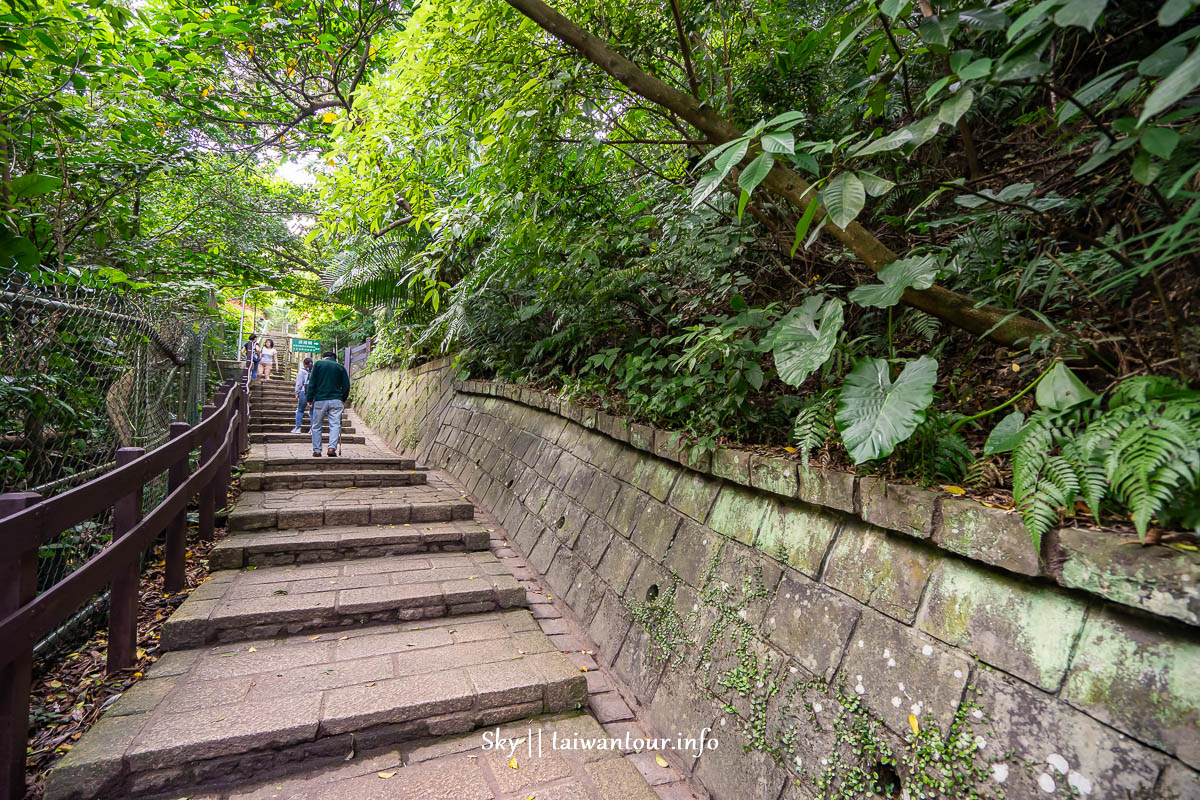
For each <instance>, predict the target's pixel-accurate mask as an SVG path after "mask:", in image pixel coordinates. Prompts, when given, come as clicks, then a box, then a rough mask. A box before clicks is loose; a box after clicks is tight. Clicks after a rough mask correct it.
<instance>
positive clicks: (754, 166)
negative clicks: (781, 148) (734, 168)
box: [738, 153, 775, 194]
mask: <svg viewBox="0 0 1200 800" xmlns="http://www.w3.org/2000/svg"><path fill="white" fill-rule="evenodd" d="M774 165H775V156H773V155H771V154H770V153H759V155H758V158H756V159H754V160H753V161H751V162H750V166H748V167H746V168H745V169H744V170H742V174H741V175H738V186H739V187H741V188H742V189H743V190H744V191H745V192H746V193H747V194H749V193H751V192H753V191H754V190H755V188H756V187H757V186H758V185H759V184H760V183H762V182H763V178H765V177H767V173H768V172H770V171H771V167H772V166H774Z"/></svg>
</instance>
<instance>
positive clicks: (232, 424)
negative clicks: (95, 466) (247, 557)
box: [0, 381, 250, 800]
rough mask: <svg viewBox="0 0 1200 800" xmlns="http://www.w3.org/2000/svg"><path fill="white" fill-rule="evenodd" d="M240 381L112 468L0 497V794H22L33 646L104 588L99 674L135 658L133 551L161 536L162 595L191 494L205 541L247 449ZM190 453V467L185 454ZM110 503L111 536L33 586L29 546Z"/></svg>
mask: <svg viewBox="0 0 1200 800" xmlns="http://www.w3.org/2000/svg"><path fill="white" fill-rule="evenodd" d="M249 432H250V428H249V400H248V396H247V393H246V389H245V386H244V385H243V384H242V383H240V382H234V381H228V382H226V383H225V384H223V385H222V386H221V387H220V389H218V390H217V393H216V396H215V397H214V402H213V404H212V405H206V406H205V407H204V412H203V415H202V417H201V421H200V422H199V423H198V424H197V425H196V426H195V427H192V426H190V425H188V424H187V423H185V422H177V423H174V424H172V425H171V439H170V440H169V441H168V442H167V443H165V444H163V445H162V446H160V447H158V448H156V449H154V450H151V451H150V452H146V451H145V450H144V449H142V448H140V447H126V448H122V449H120V450H118V451H117V467H116V468H115V469H113V470H112V471H110V472H108V473H106V474H104V475H102V476H100V477H98V478H95V479H93V480H91V481H88V482H87V483H85V484H83V485H81V486H78V487H76V488H74V489H71V490H69V491H66V492H63V493H62V494H60V495H57V496H55V497H52V498H50V499H48V500H42V499H41V497H40V496H39V495H37V494H33V493H29V492H21V493H15V494H4V495H0V779H2V781H0V800H17V799H18V798H21V797H23V796H24V794H25V751H26V742H27V738H28V733H29V703H30V688H31V681H32V661H33V647H34V645H35V644H37V642H38V641H39V640H40V639H41V638H42V637H44V636H45V635H46V634H48V633H49V632H50V631H52V630H53V629H54V628H55V627H56V626H57V625H59V624H60V623H61V622H62V621H63V620H65V619H66V618H67V617H68V616H70V615H71V613H73V612H74V611H75V610H76V609H78V608H79V607H80V606H82V605H83V604H84V603H86V602H88V600H90V599H91V598H92V597H94V596H95V595H96V594H97V593H98V592H100V591H103V589H104V588H105V587H106V586H107V587H109V622H108V627H109V631H108V660H107V666H108V670H109V671H110V672H111V671H113V670H120V669H125V668H128V667H131V666H133V664H134V663H135V662H136V658H137V618H138V615H137V604H138V594H139V593H138V575H139V571H140V567H141V555H142V553H143V552H144V551H145V550H146V549H147V548H148V547H149V546H150V545H151V544H152V543H153V542H154V540H155V539H156V538H157V537H158V536H159V535H160V534H164V533H165V535H166V574H165V576H164V583H165V586H164V587H163V588H164V590H165V591H167V592H177V591H179V590H181V589H183V587H184V566H185V565H184V554H185V552H186V541H185V539H186V533H187V508H188V505H189V504H190V503H191V501H192V498H196V497H198V498H199V535H200V537H201V538H202V539H211V538H212V537H213V529H214V518H215V514H216V511H217V509H219V508H223V507H224V506H225V505H227V502H228V501H227V493H228V489H229V480H230V475H231V472H232V470H233V467H234V466H236V465H237V462H238V460H239V459H240V458H241V455H242V453H244V452H245V451H246V449H247V447H248V445H249ZM197 448H199V449H200V458H199V462H198V464H197V466H196V468H195V470H194V471H192V470H191V455H192V451H194V450H195V449H197ZM164 472H165V473H167V496H166V498H165V499H163V501H162V502H161V503H159V504H158V505H157V506H155V507H154V508H153V509H151V510H150V511H149V512H148V513H146V514H144V515H143V507H142V497H143V491H144V489H145V486H146V484H147V483H149V482H151V481H153V480H154V479H156V478H158V477H159V476H161V475H162V474H163V473H164ZM108 509H112V514H113V535H112V542H111V543H110V544H109V545H108V546H107V547H106V548H105V549H104V550H102V551H101V552H100V553H98V554H96V555H95V556H93V557H92V558H90V559H89V560H88V561H87V562H85V563H84V564H83V565H82V566H81V567H79V568H78V569H76V570H74V571H73V572H71V573H70V574H69V575H67V576H66V577H64V578H63V579H62V580H60V581H59V582H57V583H55V584H54V585H53V586H50V587H49V588H47V589H45V590H44V591H42V592H41V593H40V594H39V593H37V590H36V580H37V558H38V547H39V546H40V545H42V544H43V543H44V542H46V541H48V540H49V539H51V538H53V537H55V536H57V535H58V534H59V533H61V532H62V531H64V530H67V529H69V528H71V527H72V526H74V525H78V524H79V523H80V522H83V521H85V520H88V519H91V518H92V517H94V516H96V515H97V514H100V513H102V512H105V511H107V510H108Z"/></svg>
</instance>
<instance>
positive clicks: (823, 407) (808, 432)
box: [792, 390, 837, 470]
mask: <svg viewBox="0 0 1200 800" xmlns="http://www.w3.org/2000/svg"><path fill="white" fill-rule="evenodd" d="M836 400H837V397H836V395H835V394H834V392H833V390H827V391H825V392H823V393H821V394H819V395H817V396H816V397H812V398H809V399H808V400H807V401H805V403H804V405H803V406H801V408H800V411H799V412H797V414H796V421H795V423H793V425H792V441H793V442H795V443H796V447H797V449H799V450H800V468H801V469H805V470H806V469H808V459H809V456H810V455H811V454H812V451H813V450H816V449H819V448H821V447H824V446H825V442H826V441H828V440H829V433H830V431H831V430H833V416H834V411H835V409H836Z"/></svg>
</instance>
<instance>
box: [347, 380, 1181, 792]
mask: <svg viewBox="0 0 1200 800" xmlns="http://www.w3.org/2000/svg"><path fill="white" fill-rule="evenodd" d="M425 375H426V377H422V376H420V375H417V376H411V375H410V376H407V377H404V376H399V377H398V376H396V375H392V376H386V375H384V374H381V373H379V372H377V373H375V375H374V376H370V377H368V378H367V379H366V380H360V382H359V385H358V388H357V389H356V392H361V393H362V397H364V398H371V400H370V405H371V406H372V410H371V411H369V412H367V413H366V416H367V419H368V421H369V422H370V421H372V419H373V418H374V419H379V420H385V419H394V420H395V424H397V425H406V424H414V423H413V421H411V420H406V419H403V418H401V417H402V415H401V417H396V416H393V417H389V416H388V414H390V413H392V411H391V410H389V409H388V408H387V407H386V404H387V403H388V402H389V401H388V400H386V399H383V398H386V397H387V392H386V391H384V390H383V389H381V388H379V387H382V386H393V387H394V386H401V385H403V386H407V387H408V388H407V389H405V390H404V392H403V393H402V394H403V395H404V396H405V397H410V396H412V397H417V396H419V397H424V398H426V399H424V400H422V401H421V402H422V403H423V405H421V406H420V407H421V408H423V409H425V412H424V413H425V417H424V418H423V421H421V422H420V423H419V425H420V428H419V429H420V430H421V431H423V432H430V433H431V436H432V438H430V439H428V440H424V439H423V440H422V443H421V444H420V446H419V448H418V449H419V451H420V452H422V453H423V454H424V457H425V458H427V459H428V462H429V464H430V466H434V467H438V468H444V469H447V470H449V471H450V472H452V473H453V474H454V475H456V476H458V477H459V478H460V479H461V480H462V481H463V482H464V483H465V484H466V486H467V488H468V490H469V491H470V492H471V493H472V495H473V496H474V497H475V498H476V499H477V501H478V502H480V503H481V504H482V505H484V506H485V507H487V508H488V509H489V510H490V511H492V512H493V513H494V514H495V515H496V516H497V517H498V518H499V519H500V521H501V523H502V524H503V525H504V526H505V528H506V529H507V530H508V532H509V536H510V538H512V539H513V540H515V545H516V546H517V547H518V548H519V549H520V550H521V552H522V553H523V554H525V556H526V558H527V560H528V562H529V564H530V565H531V566H532V567H533V568H534V569H536V570H537V571H538V572H539V573H541V574H542V575H543V576H544V577H545V580H546V583H547V584H548V586H549V587H550V589H551V591H553V592H554V593H555V594H557V595H558V597H559V598H560V599H562V600H564V601H565V602H566V604H567V605H568V606H569V607H570V608H571V609H572V611H573V612H574V613H575V615H576V617H577V618H578V619H579V620H580V621H581V622H582V624H584V625H585V626H587V629H588V631H589V633H590V634H591V638H592V639H593V641H594V642H595V643H596V644H597V646H598V648H599V649H598V652H597V653H596V658H597V659H598V660H601V661H602V662H603V663H605V664H607V665H610V666H611V667H612V669H613V671H614V672H615V673H616V675H617V676H618V677H619V678H620V679H621V680H622V681H623V682H624V684H625V686H626V687H627V689H628V690H629V692H630V693H632V695H633V696H634V698H635V699H636V701H637V703H638V704H639V705H640V706H641V715H642V718H643V719H644V720H646V721H647V722H648V723H649V724H650V725H651V726H652V727H654V728H655V729H656V730H655V733H656V734H657V735H659V736H664V737H667V738H671V739H675V738H676V737H677V735H682V736H684V737H688V736H693V737H695V736H699V734H700V731H702V730H703V729H704V728H711V731H712V732H711V733H710V734H709V735H710V736H711V737H715V738H716V739H717V740H718V742H719V746H718V747H717V748H716V749H712V750H709V749H705V750H703V751H702V752H698V751H697V749H696V747H695V746H686V743H684V745H685V746H681V747H678V748H677V749H676V752H675V753H674V754H673V758H674V760H675V761H676V762H677V763H679V764H680V765H681V766H682V767H684V768H685V769H688V770H691V771H692V772H693V774H694V777H695V778H696V780H697V782H698V783H699V784H701V785H702V786H703V787H704V788H705V789H706V790H707V791H708V792H710V793H711V795H712V796H713V797H715V798H737V800H744V799H745V798H761V799H762V800H776V799H777V798H785V799H787V800H797V799H799V798H809V797H822V796H845V797H853V796H859V795H858V794H855V791H856V788H855V787H859V789H866V788H869V787H870V786H871V784H875V785H876V786H881V787H891V788H892V789H893V796H901V797H904V796H907V797H916V796H918V793H917V792H918V790H922V791H924V792H925V794H924V796H925V797H967V796H979V797H991V798H1000V797H1005V798H1010V800H1011V799H1013V798H1046V797H1070V796H1076V797H1079V796H1082V797H1089V798H1114V800H1115V799H1116V798H1121V799H1122V800H1127V799H1128V798H1163V799H1164V800H1185V798H1186V799H1187V800H1194V799H1196V798H1200V772H1198V771H1197V770H1198V769H1200V728H1198V724H1200V588H1198V586H1197V582H1198V578H1200V559H1197V558H1196V557H1195V556H1194V555H1190V554H1187V553H1183V552H1180V551H1173V550H1168V549H1166V548H1152V549H1145V550H1144V549H1142V548H1140V547H1138V546H1137V545H1129V544H1121V543H1120V542H1121V540H1120V539H1119V538H1118V537H1115V536H1111V535H1106V534H1097V533H1094V532H1089V531H1076V530H1064V531H1059V532H1057V533H1056V534H1055V535H1052V536H1049V537H1047V539H1046V541H1045V542H1044V547H1043V550H1042V551H1041V552H1038V551H1037V550H1035V549H1034V548H1033V546H1032V545H1031V544H1030V541H1029V538H1028V537H1027V536H1026V534H1025V532H1024V530H1023V528H1022V527H1021V525H1020V520H1019V518H1018V517H1017V516H1016V515H1014V514H1011V513H1005V512H1003V511H1002V510H999V509H993V508H987V507H985V506H983V505H981V504H979V503H977V502H975V501H972V500H968V499H964V498H956V497H952V496H950V495H945V494H943V493H937V492H930V491H926V490H923V489H920V488H917V487H911V486H898V485H894V484H887V483H885V482H883V481H880V480H878V479H875V478H867V477H862V478H858V477H856V476H854V475H851V474H847V473H840V472H833V471H822V470H819V469H816V468H814V469H812V470H799V469H797V466H796V464H795V463H794V462H789V461H786V460H783V459H776V458H766V457H760V456H756V455H752V454H750V453H747V452H744V451H734V450H717V451H716V452H715V453H701V452H698V451H695V450H693V449H692V448H691V447H690V445H689V443H688V442H686V441H685V440H684V439H683V438H682V437H681V436H679V435H678V434H675V433H670V432H666V431H658V430H654V429H652V428H649V427H647V426H642V425H637V424H628V423H627V422H626V421H624V420H620V419H617V418H615V417H612V416H610V415H607V414H604V413H600V412H597V411H596V410H594V409H588V408H584V407H581V406H578V405H573V404H569V403H566V402H564V401H561V400H559V399H558V398H556V397H553V396H550V395H544V394H541V393H538V392H534V391H531V390H528V389H520V388H517V387H512V386H503V385H496V384H491V383H484V382H467V383H465V384H458V385H454V384H452V383H450V382H449V380H448V378H447V377H446V376H445V375H439V374H438V373H437V372H436V370H434V371H430V372H428V373H425ZM405 380H409V381H410V382H409V383H407V384H406V383H404V381H405ZM376 381H377V382H378V383H379V386H372V385H370V384H372V383H374V382H376ZM364 384H366V385H364ZM423 384H429V385H434V386H435V387H441V388H440V389H439V388H434V389H433V390H432V393H436V392H437V391H444V399H442V400H433V399H432V393H431V394H429V395H424V394H422V392H424V391H426V390H425V389H422V388H420V387H421V386H422V385H423ZM381 404H382V406H383V407H380V406H381ZM359 405H360V408H361V407H363V404H362V403H360V404H359ZM414 407H416V406H414ZM434 414H436V420H433V419H432V415H434ZM372 424H378V423H375V422H372ZM377 430H379V432H380V433H386V434H387V435H389V436H391V435H392V431H390V430H380V429H379V428H377ZM838 791H841V792H844V794H843V795H838V794H837V792H838ZM971 791H974V792H975V794H974V795H971V794H970V792H971ZM825 793H827V794H825Z"/></svg>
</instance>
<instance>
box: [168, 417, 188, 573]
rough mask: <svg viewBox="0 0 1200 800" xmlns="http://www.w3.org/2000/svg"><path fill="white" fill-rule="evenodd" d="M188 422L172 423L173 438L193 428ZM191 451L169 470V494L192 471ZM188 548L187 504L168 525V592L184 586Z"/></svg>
mask: <svg viewBox="0 0 1200 800" xmlns="http://www.w3.org/2000/svg"><path fill="white" fill-rule="evenodd" d="M191 427H192V426H190V425H188V424H187V423H186V422H172V423H171V438H172V439H177V438H179V437H180V436H183V435H184V434H186V433H187V432H188V431H189V430H191ZM191 455H192V453H191V451H190V450H189V451H188V452H186V453H184V454H183V456H182V457H181V458H180V459H179V460H178V461H176V462H175V463H174V464H172V465H171V467H170V469H169V470H168V472H167V494H168V495H170V494H171V493H172V492H174V491H175V490H176V489H178V488H179V487H180V486H182V485H183V482H184V481H186V480H187V476H188V475H189V474H190V473H191V471H192V461H191ZM186 550H187V504H186V503H184V506H183V508H181V509H179V513H178V514H176V515H175V518H174V519H172V520H171V522H170V524H168V525H167V541H166V547H165V548H164V556H163V560H164V561H166V562H167V568H166V574H165V575H164V576H163V589H164V590H165V591H168V592H178V591H179V590H180V589H182V588H183V585H184V582H185V578H186V568H185V565H184V556H183V554H184V552H185V551H186Z"/></svg>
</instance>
